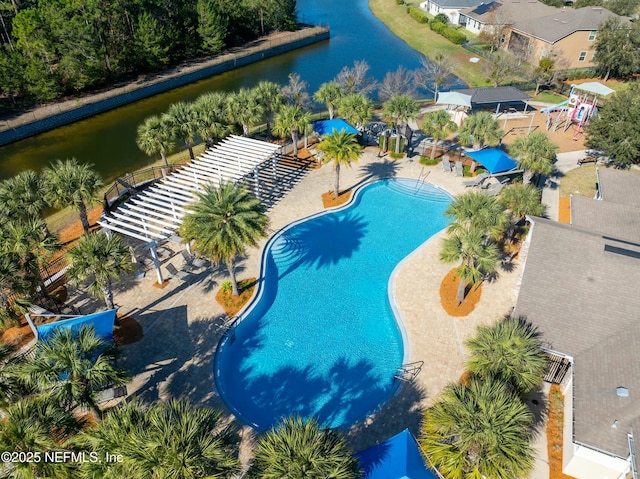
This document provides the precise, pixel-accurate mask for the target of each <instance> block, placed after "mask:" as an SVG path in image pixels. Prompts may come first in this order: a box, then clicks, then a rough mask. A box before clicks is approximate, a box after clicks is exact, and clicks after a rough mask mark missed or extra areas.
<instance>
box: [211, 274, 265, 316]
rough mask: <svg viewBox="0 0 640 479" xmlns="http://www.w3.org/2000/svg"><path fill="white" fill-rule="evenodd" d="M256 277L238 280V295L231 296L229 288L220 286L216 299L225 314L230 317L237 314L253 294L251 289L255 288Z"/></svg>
mask: <svg viewBox="0 0 640 479" xmlns="http://www.w3.org/2000/svg"><path fill="white" fill-rule="evenodd" d="M256 284H257V280H256V278H249V279H244V280H242V281H238V290H239V292H240V294H239V295H238V296H232V294H231V290H228V291H227V290H224V289H223V288H220V289H219V290H218V293H217V294H216V301H217V302H218V303H219V304H220V305H221V306H222V307H223V308H224V310H225V312H226V313H227V316H229V317H230V318H232V317H234V316H235V315H236V314H238V311H240V310H241V309H242V308H243V307H244V305H245V304H247V302H248V301H249V300H250V299H251V297H252V296H253V291H254V290H255V288H256Z"/></svg>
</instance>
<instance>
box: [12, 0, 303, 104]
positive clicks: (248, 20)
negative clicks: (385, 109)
mask: <svg viewBox="0 0 640 479" xmlns="http://www.w3.org/2000/svg"><path fill="white" fill-rule="evenodd" d="M295 10H296V1H295V0H245V1H242V2H234V1H231V0H174V1H170V0H133V1H129V0H127V1H124V0H114V1H109V2H107V1H104V0H88V1H83V2H67V1H63V0H39V1H37V2H36V1H34V0H23V1H19V2H16V1H15V0H14V1H12V2H11V3H7V2H5V3H3V4H2V6H1V7H0V45H1V46H0V91H1V92H2V94H4V95H6V96H8V97H11V98H12V99H14V100H15V99H17V98H19V99H25V100H28V101H37V102H42V101H49V100H54V99H56V98H59V97H61V96H62V95H65V94H70V93H75V92H78V91H82V90H85V89H88V88H94V87H98V86H102V85H108V84H110V83H112V82H114V81H117V80H120V79H123V78H125V77H127V76H130V75H134V74H140V73H148V72H155V71H160V70H163V69H165V68H167V67H168V66H170V65H174V64H176V63H177V62H180V61H182V60H185V59H190V58H195V57H199V56H205V55H207V56H208V55H215V54H218V53H220V52H221V51H222V50H223V49H224V48H226V47H229V46H233V45H240V44H243V43H245V42H247V41H250V40H252V39H255V38H257V37H259V36H261V35H265V34H267V33H270V32H273V31H278V30H293V29H295V27H296V17H295V15H296V11H295Z"/></svg>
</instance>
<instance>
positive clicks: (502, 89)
mask: <svg viewBox="0 0 640 479" xmlns="http://www.w3.org/2000/svg"><path fill="white" fill-rule="evenodd" d="M449 93H457V94H458V97H460V94H462V95H466V96H470V97H471V108H472V109H476V108H487V109H488V108H491V109H493V106H494V105H495V106H496V107H495V110H496V115H497V114H498V113H500V109H501V107H502V106H506V107H512V105H522V104H524V109H523V113H526V112H527V109H528V108H529V100H530V99H531V97H530V96H529V95H527V94H526V93H524V92H522V91H520V90H518V89H517V88H516V87H513V86H498V87H493V88H464V89H461V90H455V91H451V92H449ZM460 98H464V97H460Z"/></svg>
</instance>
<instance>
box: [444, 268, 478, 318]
mask: <svg viewBox="0 0 640 479" xmlns="http://www.w3.org/2000/svg"><path fill="white" fill-rule="evenodd" d="M456 269H457V268H453V269H452V270H451V271H449V272H448V273H447V275H446V276H445V277H444V279H443V280H442V283H441V284H440V303H441V304H442V307H443V308H444V310H445V311H446V312H447V314H448V315H449V316H467V315H468V314H469V313H471V311H473V310H474V309H475V307H476V304H478V301H480V296H481V295H482V283H478V284H476V285H474V286H472V287H471V290H470V291H469V292H467V295H466V296H465V298H464V300H463V301H462V303H460V305H459V306H458V300H457V299H456V296H457V295H458V285H459V284H460V280H459V279H458V277H457V276H456Z"/></svg>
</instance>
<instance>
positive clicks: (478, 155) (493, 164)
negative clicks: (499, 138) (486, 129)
mask: <svg viewBox="0 0 640 479" xmlns="http://www.w3.org/2000/svg"><path fill="white" fill-rule="evenodd" d="M465 154H466V155H467V156H468V157H470V158H473V159H474V160H475V161H477V162H478V163H480V164H481V165H482V166H484V167H485V168H486V169H487V171H489V173H491V175H492V176H495V175H497V174H499V173H504V172H507V171H508V172H514V173H515V171H513V170H515V169H516V167H517V166H518V163H517V162H516V160H514V159H513V158H511V157H510V156H509V155H507V154H506V153H505V152H504V151H502V150H501V149H499V148H485V149H484V150H477V151H467V152H466V153H465Z"/></svg>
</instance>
